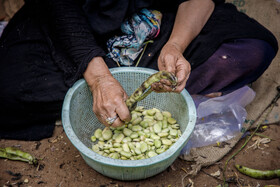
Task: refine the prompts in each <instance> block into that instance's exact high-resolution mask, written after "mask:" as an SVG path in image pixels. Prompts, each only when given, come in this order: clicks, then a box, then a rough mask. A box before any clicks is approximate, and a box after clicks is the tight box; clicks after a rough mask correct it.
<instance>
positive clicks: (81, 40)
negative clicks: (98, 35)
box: [48, 0, 105, 73]
mask: <svg viewBox="0 0 280 187" xmlns="http://www.w3.org/2000/svg"><path fill="white" fill-rule="evenodd" d="M48 3H49V10H50V16H51V21H52V22H51V24H52V28H53V29H54V33H55V35H56V38H57V39H58V40H59V43H60V44H61V45H62V47H63V48H64V50H66V52H67V54H68V55H69V56H70V57H71V59H73V61H74V63H77V64H79V66H83V68H80V71H84V70H85V67H86V66H87V64H88V63H89V62H90V60H91V59H92V58H93V57H96V56H104V55H105V52H104V51H103V50H102V49H101V47H99V46H98V45H97V43H96V41H95V38H94V35H93V33H92V32H91V28H90V26H89V24H88V22H87V19H86V17H85V15H84V13H83V10H82V6H81V5H80V3H78V2H76V1H75V0H59V1H58V0H48ZM80 73H83V72H80Z"/></svg>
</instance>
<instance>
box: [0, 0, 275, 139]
mask: <svg viewBox="0 0 280 187" xmlns="http://www.w3.org/2000/svg"><path fill="white" fill-rule="evenodd" d="M93 2H94V1H93ZM98 2H100V3H103V4H104V3H108V6H109V5H110V3H113V2H117V1H111V0H108V1H101V0H100V1H98ZM120 2H122V1H120ZM149 2H150V1H145V0H142V1H136V0H135V1H132V0H131V1H126V2H123V3H125V4H127V3H130V4H129V5H125V4H124V5H123V7H129V6H133V7H134V9H130V8H127V9H125V8H124V9H122V10H123V11H125V13H124V12H122V13H119V12H118V13H117V14H121V15H115V13H116V12H114V11H113V12H111V11H110V10H112V9H110V8H109V9H108V10H107V9H100V10H101V11H103V10H104V11H105V10H106V11H105V13H106V15H108V16H109V17H114V15H115V16H116V17H120V16H121V17H122V16H123V15H128V14H131V13H132V12H133V11H134V10H137V9H138V8H143V7H145V6H146V4H145V3H148V4H149ZM152 2H154V3H156V2H157V3H160V2H161V1H152ZM169 2H173V1H169ZM176 2H177V3H174V5H178V4H180V3H181V1H176ZM216 3H217V4H216V8H215V10H214V13H213V15H212V16H211V17H210V20H209V21H208V22H207V24H206V26H205V27H204V28H203V30H202V32H201V33H200V35H199V36H198V37H197V38H195V40H194V41H193V42H192V43H191V45H190V46H189V47H188V49H187V50H186V51H185V52H184V56H185V57H186V58H187V59H188V60H189V61H190V63H191V66H192V69H195V68H196V67H198V66H199V65H200V64H202V63H203V62H204V61H205V60H206V59H207V58H209V57H210V56H211V55H212V54H213V53H214V52H215V50H216V49H218V48H219V46H220V45H221V44H222V43H223V42H225V41H228V40H231V39H235V38H256V39H261V40H264V41H266V42H268V43H269V44H270V45H271V46H272V47H273V49H274V50H275V52H277V50H278V44H277V41H276V39H275V37H274V36H273V35H272V34H271V32H269V31H268V30H267V29H265V28H264V27H263V26H261V25H260V24H259V23H257V22H256V21H254V20H253V19H251V18H249V17H248V16H246V15H245V14H242V13H240V12H238V11H237V10H236V8H235V7H234V6H233V5H231V4H223V3H221V1H216ZM83 5H84V3H83V2H82V1H75V0H61V1H57V0H28V1H26V4H25V5H24V6H23V8H22V9H21V10H20V11H19V12H17V13H16V15H15V16H14V17H13V18H12V20H11V21H10V22H9V24H8V26H7V27H6V28H5V30H4V32H3V35H2V37H1V38H0V59H1V60H0V106H1V108H0V118H1V121H0V138H9V139H25V140H38V139H42V138H46V137H49V136H51V135H52V131H53V128H54V123H55V120H56V119H58V118H59V117H60V113H61V107H62V103H63V99H64V96H65V94H66V92H67V90H68V88H69V87H70V86H72V85H73V84H74V83H75V81H77V80H78V79H80V78H82V77H83V72H84V71H85V69H86V67H87V64H88V63H89V61H90V60H91V59H92V58H93V57H95V56H103V57H104V58H105V62H106V63H107V65H108V67H116V66H117V65H116V63H115V62H114V61H113V60H112V59H109V58H107V57H106V53H107V52H106V45H105V44H106V41H107V40H108V39H109V38H110V37H112V36H114V35H118V34H120V30H119V29H117V28H118V27H116V25H110V24H109V25H107V26H106V24H105V22H100V20H99V22H98V21H97V22H96V23H98V25H96V27H98V26H100V27H101V26H102V27H103V26H104V25H105V26H106V27H108V28H109V27H112V28H109V30H107V31H106V30H105V29H104V32H102V29H101V30H99V31H97V30H98V29H94V28H92V27H91V26H94V25H92V24H90V22H88V20H87V16H86V15H85V14H84V11H83ZM155 5H157V4H153V6H155ZM104 6H105V5H104ZM105 7H107V5H106V6H105ZM109 7H110V6H109ZM137 7H138V8H137ZM172 7H173V8H172ZM172 7H168V6H166V4H165V3H160V6H159V10H161V11H162V13H163V19H162V26H161V31H160V34H159V36H158V37H157V38H156V39H155V40H154V43H153V44H149V45H148V47H147V49H146V52H145V53H144V55H143V57H142V59H141V62H140V64H139V66H143V67H149V68H153V69H158V68H157V58H158V55H159V53H160V49H161V48H162V46H163V45H164V44H165V42H166V41H167V40H168V38H169V36H170V33H171V31H172V27H173V23H174V19H175V15H176V9H177V7H176V6H172ZM146 8H149V7H146ZM152 8H153V7H152ZM126 11H128V12H126ZM88 18H89V19H90V16H89V17H88ZM96 19H99V18H98V17H96ZM101 23H103V24H102V25H101ZM120 23H121V22H118V24H120ZM38 129H41V130H38Z"/></svg>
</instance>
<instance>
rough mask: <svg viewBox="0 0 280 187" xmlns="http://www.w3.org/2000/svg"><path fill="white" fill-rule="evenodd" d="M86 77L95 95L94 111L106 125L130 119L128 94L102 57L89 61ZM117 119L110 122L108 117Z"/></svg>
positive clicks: (119, 124) (116, 124) (114, 124)
mask: <svg viewBox="0 0 280 187" xmlns="http://www.w3.org/2000/svg"><path fill="white" fill-rule="evenodd" d="M84 78H85V80H86V81H87V84H88V85H89V87H90V90H91V91H92V95H93V101H94V102H93V112H94V113H95V115H96V116H97V118H98V120H99V121H100V122H101V123H103V124H104V125H106V126H113V127H117V126H121V125H123V123H124V122H125V121H130V119H131V116H130V112H129V110H128V108H127V106H126V104H125V101H126V99H127V97H128V96H127V94H126V92H125V91H124V89H123V88H122V86H121V85H120V83H119V82H118V81H117V80H116V79H115V78H114V77H113V76H112V74H111V73H110V71H109V69H108V67H107V65H106V63H105V62H104V60H103V58H102V57H95V58H93V59H92V61H91V62H90V63H89V65H88V67H87V69H86V71H85V73H84ZM115 116H117V119H116V120H115V121H114V123H113V124H108V122H107V121H106V119H107V118H114V117H115Z"/></svg>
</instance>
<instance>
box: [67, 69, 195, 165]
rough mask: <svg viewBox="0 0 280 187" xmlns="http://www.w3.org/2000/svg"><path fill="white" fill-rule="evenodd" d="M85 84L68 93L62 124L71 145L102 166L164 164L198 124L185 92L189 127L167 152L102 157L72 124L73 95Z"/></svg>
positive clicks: (76, 84)
mask: <svg viewBox="0 0 280 187" xmlns="http://www.w3.org/2000/svg"><path fill="white" fill-rule="evenodd" d="M110 71H111V73H112V74H114V73H120V72H139V73H146V74H153V73H155V72H157V71H156V70H153V69H149V68H142V67H117V68H111V69H110ZM83 84H86V81H85V80H84V79H80V80H78V81H77V82H76V83H75V84H74V85H73V86H72V87H71V88H70V89H69V90H68V92H67V93H66V96H65V99H64V102H63V107H62V124H63V128H64V131H65V133H66V135H67V137H68V138H69V140H70V141H71V143H72V144H73V145H74V146H75V147H76V149H77V150H78V151H79V152H80V153H81V154H82V156H86V157H87V158H89V159H91V160H94V161H95V162H98V163H99V164H102V165H109V166H114V167H131V168H133V167H145V166H150V165H153V164H156V163H159V162H163V161H165V160H167V159H169V158H170V157H173V155H174V154H176V152H177V151H178V149H180V150H182V148H183V147H184V146H185V145H186V143H187V142H188V139H189V138H190V135H191V133H192V132H193V130H194V127H195V122H196V108H195V104H194V101H193V100H192V98H191V96H190V94H189V93H188V92H187V90H185V89H184V90H183V91H182V92H181V93H180V94H181V95H182V96H183V98H184V99H185V101H186V103H187V104H188V115H189V124H188V125H187V127H186V129H185V131H184V132H183V133H182V136H181V137H180V138H179V139H178V140H177V142H175V143H174V144H173V145H172V146H171V147H170V148H169V149H168V150H167V151H165V152H164V153H161V154H159V155H157V156H155V157H152V158H148V159H142V160H120V159H117V160H116V159H112V158H109V157H104V156H101V155H99V154H97V153H95V152H94V151H92V150H91V149H90V148H88V147H87V146H86V145H85V144H84V143H83V142H82V141H81V140H80V139H79V138H78V137H77V135H76V134H75V132H74V130H73V128H72V126H71V123H70V103H71V99H72V96H73V94H74V93H75V91H76V90H77V88H79V87H80V86H82V85H83Z"/></svg>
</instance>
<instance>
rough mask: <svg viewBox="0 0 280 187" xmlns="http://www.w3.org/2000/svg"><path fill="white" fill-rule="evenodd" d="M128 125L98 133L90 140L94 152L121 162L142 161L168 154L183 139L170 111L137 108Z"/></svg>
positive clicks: (96, 131) (97, 130)
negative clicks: (92, 143)
mask: <svg viewBox="0 0 280 187" xmlns="http://www.w3.org/2000/svg"><path fill="white" fill-rule="evenodd" d="M131 114H132V119H131V121H130V122H129V123H127V124H125V125H123V126H121V127H117V128H113V127H110V128H108V127H105V128H104V129H103V130H102V129H96V130H95V132H94V135H93V136H92V137H91V140H92V142H94V145H93V146H92V150H93V151H94V152H96V153H98V154H100V155H103V156H106V157H110V158H114V159H122V160H140V159H145V158H150V157H153V156H156V155H158V154H160V153H163V152H165V151H166V150H168V149H169V148H170V147H171V146H172V145H173V144H174V143H175V142H176V141H177V140H178V139H179V137H180V136H181V131H180V125H179V124H177V122H176V120H175V119H174V118H173V117H172V116H171V113H170V112H168V111H162V112H161V111H160V110H158V109H156V108H153V109H148V110H146V109H144V107H141V106H138V107H136V109H135V110H134V111H132V112H131Z"/></svg>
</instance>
